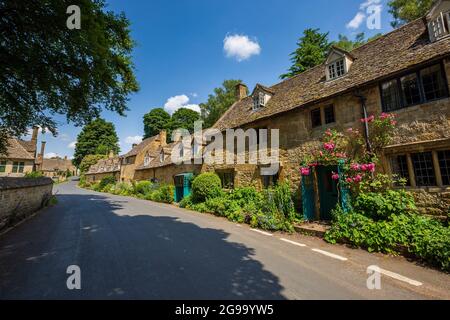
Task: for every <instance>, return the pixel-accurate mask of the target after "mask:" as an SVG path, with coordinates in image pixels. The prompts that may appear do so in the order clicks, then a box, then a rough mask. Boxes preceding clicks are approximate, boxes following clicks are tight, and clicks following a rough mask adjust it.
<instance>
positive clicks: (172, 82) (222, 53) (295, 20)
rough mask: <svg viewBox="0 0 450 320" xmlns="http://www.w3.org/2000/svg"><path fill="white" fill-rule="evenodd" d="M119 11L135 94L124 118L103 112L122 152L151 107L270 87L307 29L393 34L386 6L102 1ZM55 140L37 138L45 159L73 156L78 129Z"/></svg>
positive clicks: (65, 127) (356, 0)
mask: <svg viewBox="0 0 450 320" xmlns="http://www.w3.org/2000/svg"><path fill="white" fill-rule="evenodd" d="M107 2H108V7H109V9H110V10H113V11H116V12H120V11H124V12H125V14H126V16H127V17H128V18H129V19H130V21H131V23H132V26H131V28H132V37H133V39H135V41H136V42H137V47H136V49H135V51H134V53H133V57H134V63H135V66H136V76H137V79H138V81H139V84H140V87H141V90H140V91H139V92H138V93H137V94H134V95H132V96H131V97H130V101H129V103H128V107H129V109H130V111H128V112H127V117H120V116H117V115H115V114H112V113H110V112H104V113H103V115H102V116H103V117H104V118H105V119H106V120H108V121H112V122H113V123H114V124H115V126H116V130H117V133H118V136H119V139H120V144H121V151H122V153H124V152H127V151H128V150H130V149H131V144H132V143H133V142H134V141H138V140H139V137H140V136H142V135H143V124H142V117H143V115H144V114H145V113H147V112H148V111H149V110H151V109H152V108H156V107H165V108H166V109H168V110H169V111H173V110H176V109H177V108H179V107H180V106H188V107H190V108H193V109H195V108H197V105H198V104H199V103H201V102H204V101H206V99H207V97H208V94H210V93H211V92H212V90H213V89H214V88H215V87H217V86H219V85H221V83H222V82H223V80H225V79H241V80H243V81H244V82H245V83H246V84H247V85H248V86H249V88H250V90H251V89H252V88H253V87H254V85H255V84H256V83H261V84H264V85H268V86H269V85H273V84H275V83H277V82H279V76H280V74H282V73H284V72H285V71H286V70H287V69H288V68H289V66H290V61H289V54H290V53H291V52H292V51H293V50H295V48H296V42H297V40H298V38H299V37H300V36H301V34H302V32H303V30H304V29H306V28H320V29H321V30H322V31H329V32H330V39H332V40H334V39H337V36H338V34H344V35H347V36H349V37H354V35H355V34H357V33H359V32H365V33H366V35H367V36H371V35H374V34H376V33H379V32H382V33H385V32H389V31H390V30H391V27H390V21H391V20H392V18H391V16H390V15H389V14H388V8H387V5H386V3H387V0H340V1H331V0H315V1H300V0H221V1H219V0H148V1H147V0H145V1H144V0H107ZM370 5H375V6H376V8H380V6H381V10H382V11H381V30H369V29H368V27H367V23H366V20H365V16H367V11H366V10H367V7H368V6H370ZM57 119H58V120H59V122H60V126H59V135H58V137H56V138H55V137H52V136H51V135H50V134H45V135H44V134H41V135H40V139H41V140H46V141H47V147H46V152H45V153H46V154H47V156H54V155H59V156H65V155H67V156H69V157H71V156H72V155H73V151H74V150H73V146H74V143H73V142H74V141H75V140H76V137H77V135H78V133H79V132H80V130H81V128H77V127H74V126H73V125H70V124H66V123H65V121H64V118H63V117H58V118H57Z"/></svg>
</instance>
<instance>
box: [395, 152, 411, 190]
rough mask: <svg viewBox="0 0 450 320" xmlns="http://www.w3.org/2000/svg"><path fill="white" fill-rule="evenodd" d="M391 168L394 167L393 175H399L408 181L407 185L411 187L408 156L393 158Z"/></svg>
mask: <svg viewBox="0 0 450 320" xmlns="http://www.w3.org/2000/svg"><path fill="white" fill-rule="evenodd" d="M391 166H392V173H393V174H395V175H397V176H398V177H399V178H403V179H406V185H407V186H410V185H411V182H410V180H409V172H408V164H407V161H406V156H397V157H394V158H392V159H391Z"/></svg>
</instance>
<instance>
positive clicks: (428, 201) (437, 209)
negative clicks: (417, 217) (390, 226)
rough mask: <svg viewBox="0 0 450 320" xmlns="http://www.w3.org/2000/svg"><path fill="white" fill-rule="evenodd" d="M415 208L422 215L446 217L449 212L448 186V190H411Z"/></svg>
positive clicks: (449, 193) (449, 196)
mask: <svg viewBox="0 0 450 320" xmlns="http://www.w3.org/2000/svg"><path fill="white" fill-rule="evenodd" d="M413 194H414V198H415V200H416V205H417V208H418V209H419V212H420V213H421V214H423V215H427V216H432V217H436V218H440V219H448V218H449V214H450V188H449V189H448V191H444V192H442V191H439V190H436V191H435V192H433V190H430V191H429V192H426V191H425V190H415V191H414V192H413Z"/></svg>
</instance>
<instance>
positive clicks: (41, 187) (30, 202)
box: [0, 177, 53, 229]
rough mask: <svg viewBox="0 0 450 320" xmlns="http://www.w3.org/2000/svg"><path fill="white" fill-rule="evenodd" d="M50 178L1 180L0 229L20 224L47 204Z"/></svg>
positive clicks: (50, 184)
mask: <svg viewBox="0 0 450 320" xmlns="http://www.w3.org/2000/svg"><path fill="white" fill-rule="evenodd" d="M52 189H53V181H52V179H50V178H39V179H27V178H9V177H8V178H6V177H5V178H0V229H3V228H5V227H7V226H9V225H11V224H14V223H16V222H19V221H20V220H23V219H24V218H26V217H28V216H29V215H31V214H33V213H34V212H36V211H37V210H39V209H41V208H42V207H44V206H45V205H46V204H47V201H48V200H49V199H50V197H51V196H52Z"/></svg>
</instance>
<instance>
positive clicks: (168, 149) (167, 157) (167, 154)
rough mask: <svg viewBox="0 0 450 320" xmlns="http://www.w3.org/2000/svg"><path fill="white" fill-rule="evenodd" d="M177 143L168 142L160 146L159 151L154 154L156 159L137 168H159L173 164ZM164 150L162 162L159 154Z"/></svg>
mask: <svg viewBox="0 0 450 320" xmlns="http://www.w3.org/2000/svg"><path fill="white" fill-rule="evenodd" d="M175 145H176V143H175V142H172V143H169V144H167V145H166V146H164V147H159V148H158V150H157V151H155V152H154V153H153V154H152V155H153V156H154V159H153V160H152V161H151V162H150V163H149V164H148V165H144V164H143V165H141V166H139V167H137V168H136V170H145V169H153V168H159V167H165V166H169V165H171V164H173V162H172V157H171V155H172V150H173V148H174V147H175ZM162 151H164V161H163V162H161V161H160V159H159V155H160V154H161V152H162Z"/></svg>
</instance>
